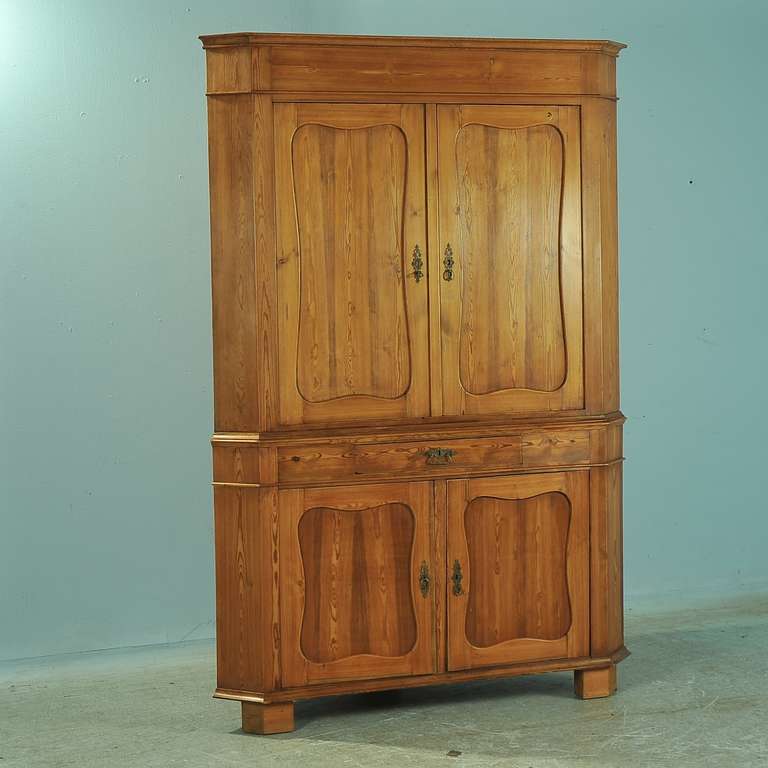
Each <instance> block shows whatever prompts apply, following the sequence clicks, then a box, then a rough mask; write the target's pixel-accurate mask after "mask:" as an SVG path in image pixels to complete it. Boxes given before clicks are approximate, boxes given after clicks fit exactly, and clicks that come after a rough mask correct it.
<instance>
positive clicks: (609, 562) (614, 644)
mask: <svg viewBox="0 0 768 768" xmlns="http://www.w3.org/2000/svg"><path fill="white" fill-rule="evenodd" d="M621 499H622V467H621V464H613V465H611V466H608V467H594V468H593V469H592V470H590V506H591V513H590V526H591V532H590V614H591V633H590V634H591V655H592V656H608V655H610V654H612V653H613V652H614V651H616V650H618V649H620V648H621V647H622V646H623V645H624V594H623V592H624V590H623V576H622V572H623V567H622V551H623V546H622V509H621Z"/></svg>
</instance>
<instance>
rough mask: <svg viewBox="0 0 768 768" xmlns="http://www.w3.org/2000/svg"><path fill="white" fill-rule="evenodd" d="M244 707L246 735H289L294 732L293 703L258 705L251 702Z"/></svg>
mask: <svg viewBox="0 0 768 768" xmlns="http://www.w3.org/2000/svg"><path fill="white" fill-rule="evenodd" d="M241 704H242V705H243V730H244V731H245V732H246V733H260V734H263V735H266V734H268V733H288V732H289V731H292V730H293V702H292V701H286V702H282V701H281V702H278V703H276V704H256V703H254V702H251V701H243V702H241Z"/></svg>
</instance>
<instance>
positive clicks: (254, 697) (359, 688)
mask: <svg viewBox="0 0 768 768" xmlns="http://www.w3.org/2000/svg"><path fill="white" fill-rule="evenodd" d="M629 655H630V654H629V651H628V650H627V649H626V648H621V649H620V650H619V651H617V652H616V653H615V654H612V655H611V656H607V657H602V658H600V657H594V658H593V657H591V656H581V657H579V658H567V659H545V660H542V661H525V662H521V663H519V664H501V665H497V666H490V667H477V668H474V669H458V670H454V671H444V672H439V673H437V674H429V675H410V676H408V677H389V678H379V679H371V680H350V681H346V682H345V681H341V682H336V683H316V684H313V685H307V686H299V687H295V688H285V689H283V690H280V691H270V692H269V693H262V692H257V691H235V690H229V689H224V688H218V689H217V690H216V692H215V693H214V697H215V698H217V699H226V700H229V701H251V702H254V703H257V704H262V703H269V702H277V701H297V700H299V699H317V698H321V697H324V696H337V695H340V694H344V693H362V692H367V691H386V690H391V689H393V688H419V687H421V686H424V685H439V684H449V683H462V682H466V681H469V680H488V679H493V678H501V677H514V676H516V675H536V674H541V673H544V672H558V671H564V670H577V669H599V668H601V667H606V666H609V665H611V664H618V663H619V662H621V661H623V660H624V659H626V658H627V656H629Z"/></svg>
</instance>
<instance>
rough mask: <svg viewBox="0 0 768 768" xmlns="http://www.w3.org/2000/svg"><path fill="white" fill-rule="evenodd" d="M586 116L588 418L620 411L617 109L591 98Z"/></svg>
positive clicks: (584, 111)
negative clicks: (591, 414) (593, 414)
mask: <svg viewBox="0 0 768 768" xmlns="http://www.w3.org/2000/svg"><path fill="white" fill-rule="evenodd" d="M581 115H582V126H581V130H582V163H583V174H582V199H583V211H584V213H583V238H584V299H585V301H584V321H585V327H586V328H587V333H586V334H585V339H584V349H585V374H586V375H585V383H586V391H585V401H586V409H587V412H588V413H595V414H597V413H611V412H612V411H615V410H618V408H619V343H618V342H619V312H618V291H619V286H618V211H617V205H618V204H617V189H616V187H617V184H616V104H615V103H614V102H612V101H606V100H604V99H589V98H586V99H585V100H584V103H583V104H582V107H581Z"/></svg>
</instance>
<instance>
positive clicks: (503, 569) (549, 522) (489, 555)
mask: <svg viewBox="0 0 768 768" xmlns="http://www.w3.org/2000/svg"><path fill="white" fill-rule="evenodd" d="M570 522H571V505H570V502H569V501H568V498H567V497H566V496H564V495H563V494H562V493H559V492H556V493H542V494H539V495H537V496H531V497H528V498H525V499H499V498H494V497H491V496H478V497H476V498H474V499H472V501H470V503H469V504H468V505H467V508H466V510H465V512H464V535H465V536H466V539H467V551H468V553H469V569H470V571H471V572H472V590H471V591H470V592H469V593H468V596H467V621H466V637H467V640H468V641H469V642H470V643H471V644H472V645H474V646H475V647H477V648H488V647H490V646H493V645H498V644H499V643H503V642H507V641H509V640H517V639H520V638H526V637H530V638H535V639H538V640H557V639H559V638H561V637H563V636H564V635H565V634H567V632H568V629H569V628H570V626H571V606H570V601H569V598H568V579H567V572H566V566H567V557H566V555H567V547H568V528H569V527H570Z"/></svg>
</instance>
